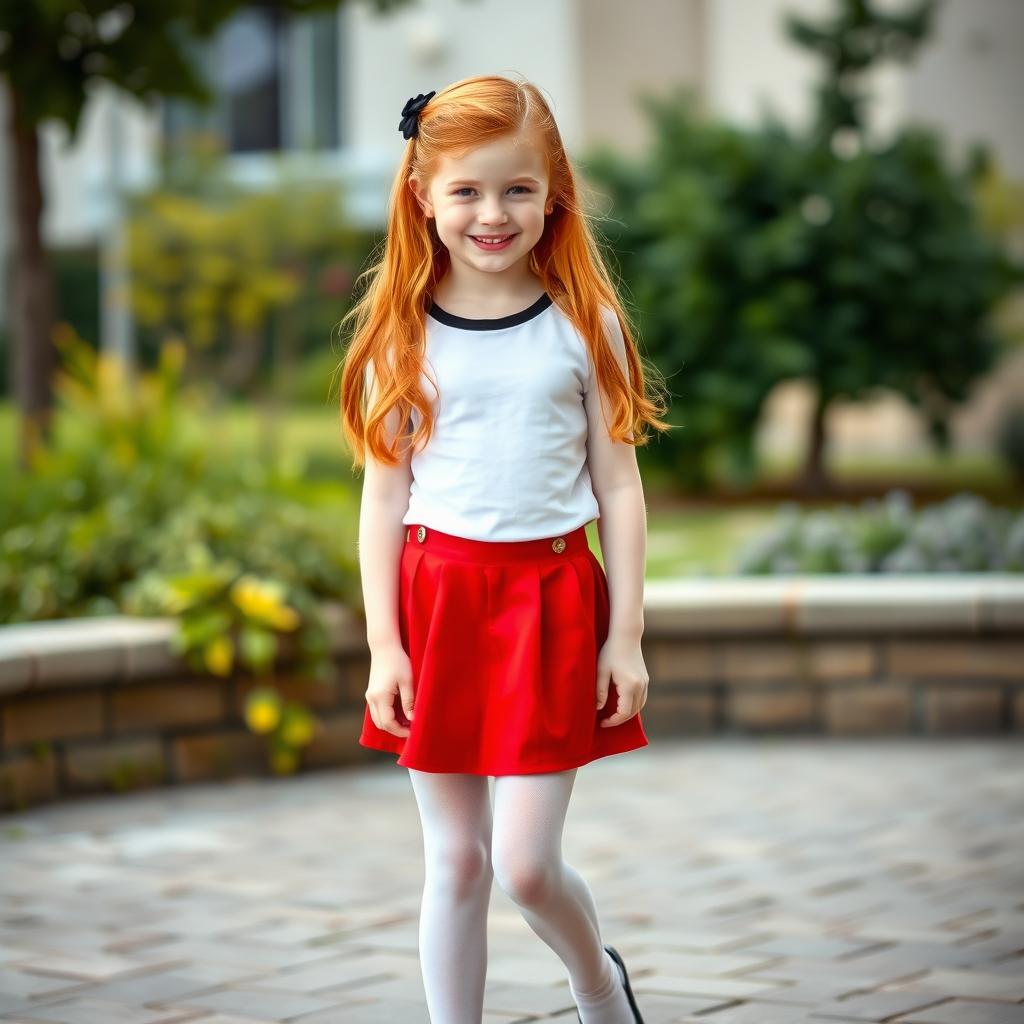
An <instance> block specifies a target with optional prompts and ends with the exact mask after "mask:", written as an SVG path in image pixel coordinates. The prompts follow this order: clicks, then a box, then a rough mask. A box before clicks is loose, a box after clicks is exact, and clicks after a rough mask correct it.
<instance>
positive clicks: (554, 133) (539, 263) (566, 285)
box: [338, 75, 670, 467]
mask: <svg viewBox="0 0 1024 1024" xmlns="http://www.w3.org/2000/svg"><path fill="white" fill-rule="evenodd" d="M418 129H419V134H418V135H417V136H414V137H413V138H412V139H410V140H409V141H408V142H407V143H406V146H405V150H404V153H403V156H402V162H401V164H400V165H399V168H398V171H397V172H396V174H395V179H394V182H393V183H392V188H391V197H390V200H389V204H388V224H387V231H386V238H385V242H384V252H383V255H382V257H381V258H380V259H379V260H378V261H377V262H376V263H375V264H374V265H373V266H371V267H370V268H369V269H367V270H365V271H363V273H361V274H360V275H359V278H358V279H357V283H358V281H359V280H362V279H363V278H369V285H368V286H367V288H366V291H365V294H363V295H362V297H361V298H360V299H359V300H358V301H357V302H356V303H355V304H354V305H353V307H352V308H351V309H350V310H349V311H348V312H347V313H346V314H345V316H344V318H343V319H342V320H341V321H340V323H339V324H338V327H339V328H344V327H345V325H346V324H347V323H348V322H349V321H350V320H355V328H354V331H353V336H352V340H351V343H350V344H349V346H348V349H347V351H346V353H345V357H344V363H343V366H342V373H341V388H340V390H341V413H342V426H343V431H344V434H345V437H346V439H347V441H348V443H349V446H350V447H351V449H352V454H353V466H354V467H358V466H361V465H363V463H364V462H365V459H366V452H367V450H369V452H370V454H372V455H373V457H374V458H375V459H377V460H378V461H379V462H382V463H384V464H386V465H395V464H397V462H398V461H399V454H398V451H397V450H396V449H395V448H394V447H393V446H392V445H391V443H390V441H389V437H388V432H387V430H386V426H387V424H386V419H387V417H388V415H389V413H391V411H392V410H393V409H394V408H395V407H396V406H397V407H398V410H399V414H400V415H399V419H400V422H401V423H402V424H405V425H408V424H409V423H410V422H411V417H410V412H411V410H412V409H413V408H415V409H416V410H418V412H419V413H420V415H421V422H420V424H419V425H418V427H417V429H416V431H415V433H412V434H408V433H405V434H400V435H399V436H398V437H397V438H396V440H397V441H399V442H400V441H408V442H409V443H410V444H412V445H413V446H416V445H417V444H418V443H419V442H420V441H421V440H423V439H429V437H430V434H431V432H432V429H433V415H432V404H433V403H432V401H428V399H427V398H426V396H424V395H423V394H422V392H421V389H420V374H421V372H422V369H423V360H424V351H425V344H426V335H425V327H426V325H425V320H426V314H427V310H428V309H429V307H430V301H431V296H432V295H433V291H434V287H435V285H436V284H437V282H438V281H440V280H441V278H443V277H444V275H445V273H446V272H447V270H448V266H449V263H450V257H449V255H448V250H447V249H446V248H445V246H444V245H443V244H442V243H441V240H440V238H439V237H438V236H437V230H436V227H435V225H434V223H433V221H431V220H429V219H428V218H427V217H426V216H425V215H424V213H423V210H422V208H421V207H420V205H419V203H418V202H417V200H416V197H415V196H414V195H413V193H412V190H411V188H410V187H409V184H408V183H409V181H410V179H414V180H416V181H417V182H419V184H420V185H421V187H422V188H423V190H424V191H425V190H426V189H427V187H428V185H429V182H430V180H431V178H432V177H433V175H434V173H435V172H436V169H437V167H438V164H439V160H440V157H441V156H442V155H444V156H451V157H453V158H458V157H459V156H460V155H462V154H464V153H466V152H467V151H469V150H470V149H472V148H474V147H475V146H479V145H482V144H484V143H487V142H491V141H493V140H495V139H497V138H500V137H503V136H506V135H510V134H516V133H519V132H526V133H529V134H530V135H531V136H532V137H534V138H536V139H537V140H538V141H539V144H540V147H541V149H542V151H543V152H544V153H545V155H546V158H547V166H548V174H549V196H550V198H551V199H552V200H553V202H554V207H553V212H552V213H551V215H550V216H549V217H548V218H547V221H546V224H545V228H544V234H543V235H542V236H541V238H540V241H538V242H537V244H536V245H535V246H534V248H533V250H532V252H531V254H530V264H529V265H530V270H531V271H532V272H533V273H534V274H536V276H537V277H538V278H539V279H540V280H541V282H542V283H543V285H544V289H545V291H547V293H548V294H549V295H550V296H551V298H552V300H553V301H554V303H555V304H556V305H557V306H558V307H559V309H561V310H562V312H563V313H564V314H565V315H566V316H567V317H568V318H569V320H571V321H572V323H573V325H574V326H575V327H576V329H577V331H578V332H579V333H580V335H581V337H582V338H583V339H585V341H586V344H587V348H588V351H589V352H590V356H591V361H592V363H593V365H594V372H595V376H596V379H597V381H598V382H599V384H600V386H601V389H602V390H603V392H604V394H605V395H606V396H607V397H608V400H609V404H610V407H611V411H612V416H611V421H610V425H609V428H608V429H609V433H610V435H611V436H612V437H613V438H614V439H615V440H617V441H624V442H627V443H629V444H635V445H642V444H646V443H647V437H646V436H641V431H642V429H643V426H644V424H645V423H646V424H650V425H651V426H653V427H654V428H655V429H657V430H661V431H665V430H668V429H670V426H669V424H667V423H665V422H663V421H661V420H660V419H659V418H658V417H659V416H660V415H662V414H663V413H664V412H665V411H666V408H665V406H664V405H663V404H662V403H661V400H660V398H652V397H648V395H647V380H646V377H645V372H644V367H643V365H642V363H641V360H640V356H639V354H638V353H637V350H636V344H635V342H634V340H633V334H632V331H631V329H630V327H629V324H628V323H627V321H626V316H625V314H624V312H623V309H622V306H621V304H620V303H619V300H618V297H617V295H616V292H615V288H614V286H613V284H612V282H611V279H610V277H609V275H608V271H607V269H606V267H605V266H604V263H603V261H602V259H601V253H600V250H599V248H598V246H597V243H596V241H595V239H594V233H593V231H592V229H591V226H590V222H589V220H588V216H587V214H586V213H585V212H584V211H583V209H582V208H581V206H580V203H579V199H578V187H577V178H576V175H575V173H574V171H573V168H572V166H571V164H570V163H569V159H568V157H567V155H566V152H565V149H564V147H563V145H562V139H561V136H560V135H559V132H558V127H557V125H556V124H555V119H554V117H553V115H552V113H551V110H550V108H549V107H548V105H547V103H546V102H545V101H544V98H543V97H542V95H541V93H540V91H539V90H538V89H537V87H536V86H534V85H532V84H530V83H529V82H516V81H512V80H510V79H507V78H503V77H500V76H495V75H479V76H476V77H474V78H465V79H463V80H462V81H459V82H455V83H453V84H452V85H449V86H448V87H447V88H446V89H442V90H441V91H440V92H438V93H437V94H436V95H435V96H433V97H432V98H431V99H430V101H429V103H427V104H426V106H425V107H424V109H423V112H422V113H421V114H420V115H419V125H418ZM602 306H604V307H607V309H608V310H609V311H610V312H611V313H612V314H614V316H615V318H616V319H617V320H618V323H619V327H620V329H621V331H622V335H623V338H624V340H625V343H626V356H627V368H628V371H629V375H628V378H627V377H626V376H625V375H624V374H623V373H622V369H621V366H620V364H619V361H618V359H617V358H616V356H615V353H614V351H613V349H612V348H611V346H610V343H609V341H608V339H607V337H606V335H605V322H606V320H605V319H604V318H607V317H608V316H609V313H607V312H605V313H602V309H601V307H602ZM371 362H372V367H373V377H374V380H375V395H376V398H375V401H373V403H372V404H371V403H370V402H369V396H368V394H367V393H366V389H365V381H366V377H367V369H368V367H369V365H370V364H371ZM364 401H365V403H366V405H367V408H366V411H365V413H364V411H363V406H364Z"/></svg>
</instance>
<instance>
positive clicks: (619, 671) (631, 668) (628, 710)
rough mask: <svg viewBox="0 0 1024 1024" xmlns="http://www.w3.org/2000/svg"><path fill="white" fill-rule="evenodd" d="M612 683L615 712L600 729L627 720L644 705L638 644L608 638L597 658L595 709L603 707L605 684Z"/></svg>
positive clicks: (644, 672) (645, 678) (644, 670)
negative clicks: (616, 703) (614, 692)
mask: <svg viewBox="0 0 1024 1024" xmlns="http://www.w3.org/2000/svg"><path fill="white" fill-rule="evenodd" d="M612 682H614V683H615V689H616V690H617V691H618V694H619V703H618V707H617V708H616V709H615V713H614V714H611V715H609V716H608V717H607V718H605V719H602V721H601V728H602V729H606V728H610V727H611V726H615V725H621V724H622V723H623V722H627V721H629V719H631V718H632V717H633V716H634V715H635V714H636V713H637V712H638V711H639V710H640V709H641V708H642V707H643V706H644V705H645V704H646V703H647V683H648V682H649V676H648V675H647V667H646V666H645V665H644V656H643V653H642V652H641V650H640V644H639V643H637V642H636V641H633V640H622V639H620V638H618V637H614V636H611V637H609V638H608V639H607V641H606V642H605V644H604V646H603V647H602V648H601V653H600V654H599V655H598V656H597V707H598V710H600V709H601V708H603V707H604V705H605V701H607V699H608V686H609V683H612Z"/></svg>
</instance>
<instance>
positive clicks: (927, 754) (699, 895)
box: [0, 655, 1024, 1024]
mask: <svg viewBox="0 0 1024 1024" xmlns="http://www.w3.org/2000/svg"><path fill="white" fill-rule="evenodd" d="M837 656H838V655H837ZM769 682H770V681H769V680H764V681H763V682H762V681H756V682H754V683H753V685H754V687H755V688H756V689H757V691H758V693H760V694H762V695H763V696H764V697H768V695H769V694H768V686H769ZM841 685H844V686H846V685H849V684H845V683H844V684H841ZM492 793H493V790H492ZM3 825H5V826H8V827H7V828H6V830H4V831H2V832H0V1021H2V1022H3V1024H15V1022H16V1021H27V1022H30V1024H38V1022H39V1021H47V1022H50V1021H52V1022H53V1024H91V1022H92V1021H96V1020H100V1019H102V1020H103V1022H104V1024H121V1022H122V1021H126V1020H132V1021H138V1022H140V1024H150V1022H152V1021H156V1022H160V1024H163V1022H165V1021H166V1022H168V1024H178V1022H179V1021H180V1022H182V1024H185V1022H186V1021H191V1020H197V1021H202V1022H203V1024H253V1022H267V1021H277V1020H284V1019H287V1020H289V1021H302V1022H303V1024H327V1022H330V1024H339V1022H341V1021H344V1024H360V1022H363V1024H373V1022H382V1024H383V1022H387V1024H392V1022H395V1024H398V1022H401V1024H405V1022H408V1024H417V1022H423V1024H427V1016H426V1010H425V999H424V994H423V983H422V977H421V973H420V966H419V958H418V920H419V906H420V899H421V896H422V885H423V861H422V855H423V851H422V836H421V834H420V830H419V821H418V815H417V812H416V805H415V801H414V799H413V795H412V791H411V786H410V784H409V779H408V775H407V773H406V772H404V770H402V769H398V768H396V767H395V766H394V765H393V764H377V765H372V766H369V765H367V766H359V767H351V768H347V769H342V770H329V771H323V772H308V773H304V774H302V775H300V776H296V777H294V778H280V779H276V778H275V779H264V778H251V779H238V780H232V781H230V782H223V783H216V782H209V783H197V784H193V785H189V786H181V787H175V788H169V789H162V790H148V791H145V792H137V793H129V794H117V795H114V794H111V795H106V796H103V795H96V796H90V797H86V798H81V799H76V800H74V801H68V802H64V803H57V804H51V805H46V806H44V807H36V808H32V809H29V810H25V811H21V812H16V813H14V814H10V815H7V816H6V817H5V819H4V822H3ZM562 847H563V854H564V856H565V858H566V860H567V861H568V862H569V863H571V864H572V865H574V866H575V867H576V868H577V870H579V872H580V873H581V875H582V876H583V877H584V878H585V879H586V880H587V881H588V883H589V884H590V886H591V888H592V890H593V893H594V897H595V901H596V904H597V907H598V910H599V913H600V917H601V925H602V936H603V938H604V941H606V942H610V943H612V944H614V945H615V946H616V947H617V948H618V949H619V950H620V951H621V952H622V953H623V955H624V957H625V958H626V962H627V964H628V965H629V967H630V977H631V979H632V982H633V987H634V990H635V991H636V992H637V994H638V1000H639V1002H640V1005H641V1007H642V1009H643V1011H644V1015H645V1018H646V1019H647V1021H648V1024H684V1022H689V1024H696V1022H698V1021H699V1022H702V1024H708V1022H709V1021H710V1022H714V1024H826V1022H828V1021H832V1022H833V1024H834V1022H837V1021H842V1020H848V1021H851V1022H853V1021H860V1022H864V1021H873V1020H883V1019H885V1020H886V1022H887V1024H897V1022H899V1024H982V1022H984V1024H988V1022H989V1021H992V1022H993V1024H1016V1022H1018V1021H1019V1020H1020V1017H1019V1014H1018V1011H1019V1010H1020V1009H1021V1006H1022V1005H1024V1004H1022V1003H1021V1000H1024V987H1022V986H1024V980H1022V979H1024V971H1021V969H1020V968H1021V967H1022V965H1024V958H1022V957H1021V956H1020V955H1019V954H1020V952H1021V950H1024V902H1022V900H1021V895H1020V894H1021V892H1022V891H1024V863H1020V860H1021V859H1020V856H1019V850H1020V849H1022V848H1024V748H1022V747H1021V745H1020V743H1019V742H1015V741H1014V740H1012V739H1010V740H1006V741H1003V740H999V739H991V740H989V739H986V740H971V739H962V738H957V739H955V740H951V739H941V738H939V737H888V738H884V737H883V738H880V737H873V738H864V737H848V738H842V737H832V738H829V737H821V736H806V737H773V736H770V735H769V736H765V737H762V738H757V737H735V738H730V737H719V736H715V737H711V738H705V737H701V738H699V739H697V738H691V737H687V738H685V739H674V740H668V739H659V740H658V741H657V742H656V743H653V744H651V746H650V747H648V748H645V749H644V750H642V751H637V752H634V754H633V755H630V756H623V757H617V758H606V759H602V760H600V761H598V762H594V763H593V764H592V765H588V766H585V767H584V768H583V769H581V770H580V773H579V776H578V778H577V782H576V788H575V792H574V794H573V800H572V804H571V806H570V811H569V814H568V816H567V823H566V830H565V834H564V837H563V844H562ZM487 938H488V977H487V987H486V992H485V1014H484V1022H485V1024H519V1022H523V1021H526V1020H533V1021H536V1020H545V1021H560V1022H564V1024H575V1021H576V1018H575V1011H574V1009H573V1006H572V1001H571V996H570V993H569V989H568V984H567V980H568V979H567V976H566V972H565V969H564V965H562V963H561V961H560V960H559V959H558V957H557V956H556V955H555V954H554V952H553V951H552V950H550V949H549V948H548V947H547V946H546V945H544V944H543V942H542V941H541V940H540V939H539V938H538V937H537V936H536V935H535V934H534V933H533V932H532V930H531V929H530V928H529V926H528V925H527V924H526V922H525V920H524V919H523V917H522V914H521V913H520V910H519V908H518V907H517V906H516V905H515V904H514V903H513V902H512V901H511V900H510V899H509V898H508V897H507V895H506V894H505V893H503V892H502V891H501V890H500V888H499V887H498V886H495V887H494V889H493V892H492V898H491V908H490V915H489V918H488V932H487ZM41 1014H45V1015H47V1016H41ZM972 1014H973V1016H972ZM985 1014H988V1016H985ZM1015 1014H1017V1015H1016V1016H1015ZM882 1015H886V1016H884V1017H883V1016H882ZM979 1015H981V1016H979ZM1022 1024H1024V1022H1022Z"/></svg>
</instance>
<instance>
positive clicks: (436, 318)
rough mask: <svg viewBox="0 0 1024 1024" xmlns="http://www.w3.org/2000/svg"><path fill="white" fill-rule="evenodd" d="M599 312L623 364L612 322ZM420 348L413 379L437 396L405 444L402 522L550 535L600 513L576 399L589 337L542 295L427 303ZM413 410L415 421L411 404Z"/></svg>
mask: <svg viewBox="0 0 1024 1024" xmlns="http://www.w3.org/2000/svg"><path fill="white" fill-rule="evenodd" d="M602 311H603V313H604V314H605V317H604V318H605V323H606V325H607V327H606V329H607V331H608V337H609V340H610V341H611V343H612V347H613V350H614V351H616V354H617V355H618V357H619V361H620V363H621V364H622V365H623V367H625V342H624V340H623V337H622V332H621V330H620V329H619V326H618V321H617V320H616V318H615V316H614V314H613V313H612V311H611V310H610V309H608V308H607V307H603V310H602ZM425 354H426V361H425V365H424V372H423V374H422V375H421V378H420V381H421V388H422V391H423V394H424V396H425V397H426V398H427V400H428V401H433V403H434V430H433V434H432V436H431V438H430V440H429V441H428V442H427V444H426V446H425V447H424V448H422V449H421V450H417V451H414V452H413V453H412V464H411V470H412V476H413V480H412V485H411V488H410V492H409V507H408V509H407V511H406V513H405V515H404V516H403V517H402V522H403V523H407V524H408V523H417V524H418V523H422V524H423V525H424V526H426V527H428V528H430V527H433V528H434V529H436V530H440V531H441V532H443V533H450V534H454V535H455V536H458V537H468V538H472V539H477V540H495V541H511V540H534V539H537V538H544V537H554V536H558V535H561V534H565V533H568V532H569V531H570V530H574V529H575V528H576V527H578V526H582V525H584V524H586V523H589V522H590V521H591V520H593V519H597V518H599V516H600V512H599V509H598V504H597V499H596V498H595V496H594V492H593V490H592V488H591V481H590V472H589V469H588V467H587V448H586V444H587V412H586V409H585V408H584V400H585V399H586V396H587V394H588V393H589V391H590V390H591V389H592V388H594V387H596V386H597V385H596V378H595V377H594V372H593V365H592V363H591V360H590V354H589V351H588V349H587V347H586V343H585V342H584V340H583V338H582V337H581V335H580V334H579V332H578V331H577V330H576V328H575V327H574V326H573V324H572V322H571V321H570V320H569V319H568V317H566V316H565V314H564V313H563V312H562V311H561V310H560V309H559V308H558V306H557V305H555V304H554V302H553V301H552V299H551V297H550V295H548V294H544V295H542V296H541V297H540V298H539V299H538V300H537V301H536V302H535V303H533V305H531V306H529V307H528V308H526V309H524V310H521V311H520V312H518V313H513V314H511V315H509V316H504V317H499V318H496V319H471V318H467V317H461V316H456V315H454V314H452V313H448V312H447V311H446V310H444V309H441V308H440V307H439V306H438V305H437V304H436V303H434V304H432V306H431V308H430V311H429V313H428V315H427V317H426V353H425ZM431 375H432V376H433V379H436V381H437V385H438V387H437V388H435V387H434V386H433V383H432V379H431ZM438 391H440V396H439V397H438V394H437V392H438ZM598 408H600V403H598ZM412 419H413V424H414V426H418V425H419V422H420V419H421V417H420V414H419V412H418V411H417V410H415V409H414V410H412Z"/></svg>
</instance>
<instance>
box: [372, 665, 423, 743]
mask: <svg viewBox="0 0 1024 1024" xmlns="http://www.w3.org/2000/svg"><path fill="white" fill-rule="evenodd" d="M396 694H399V695H400V696H401V698H402V699H401V704H402V711H403V712H404V713H405V717H406V718H408V719H409V720H410V721H411V720H412V713H413V708H412V702H413V692H412V662H411V661H410V660H409V655H408V654H406V653H405V650H404V649H403V648H402V647H401V646H400V645H396V646H392V647H378V648H375V649H373V650H371V652H370V680H369V683H368V684H367V687H366V703H367V704H368V705H369V708H370V718H372V719H373V724H374V725H375V726H377V728H378V729H383V730H384V732H389V733H391V734H392V735H393V736H403V737H404V736H408V735H409V727H408V726H406V725H401V724H400V723H399V721H398V718H397V717H396V715H395V695H396Z"/></svg>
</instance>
